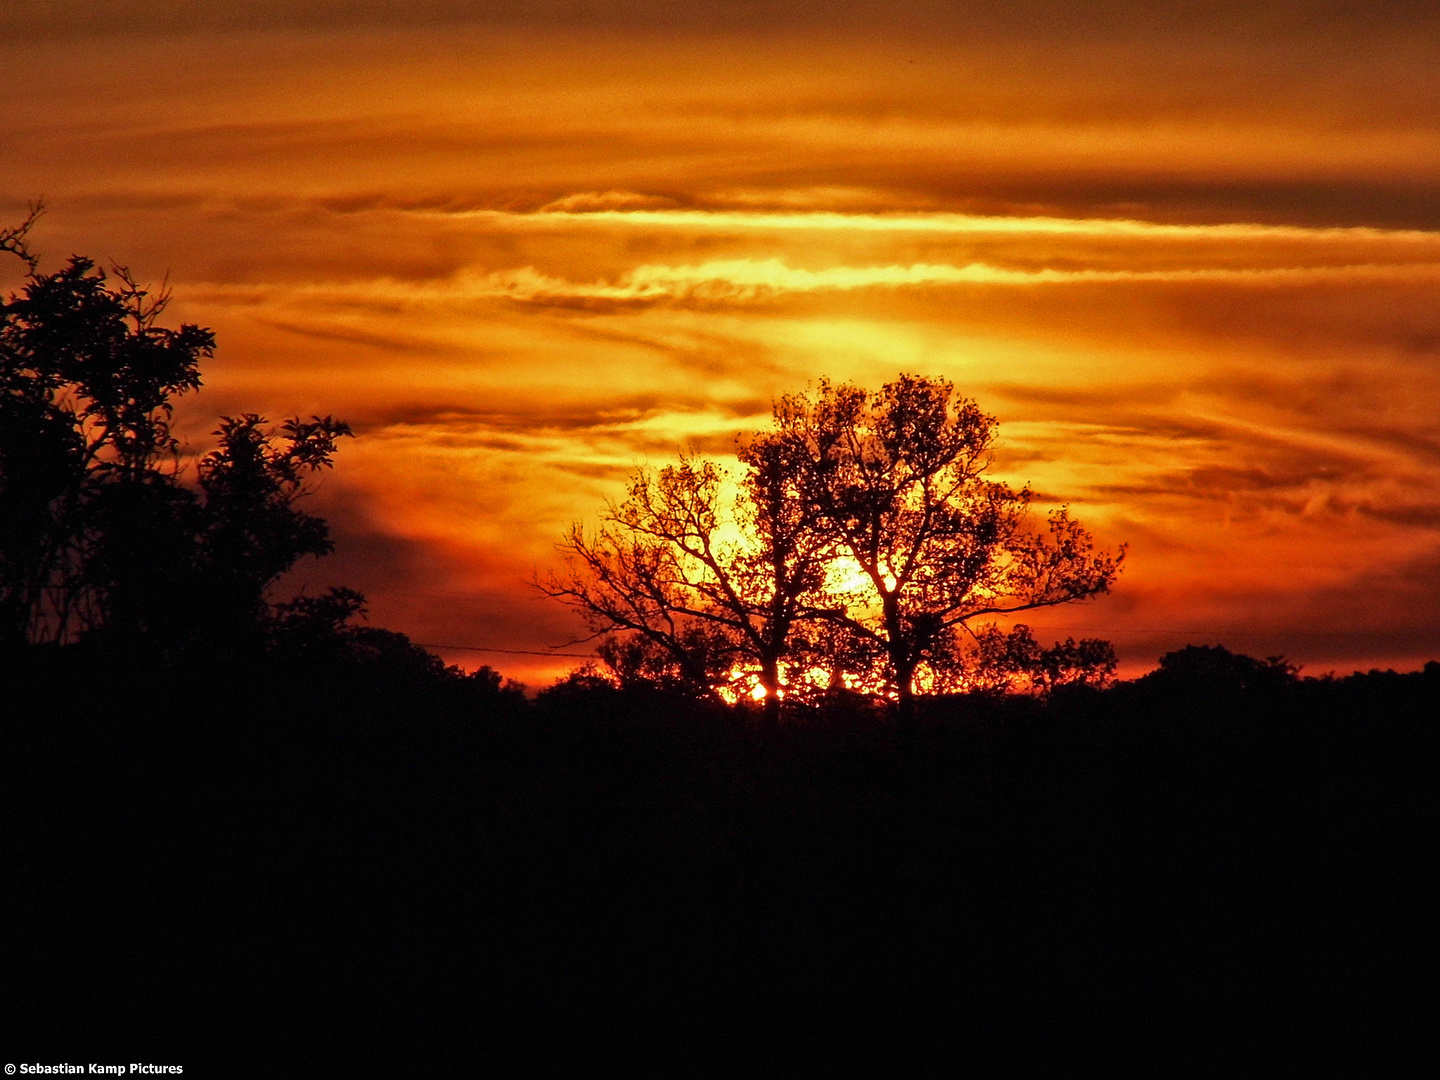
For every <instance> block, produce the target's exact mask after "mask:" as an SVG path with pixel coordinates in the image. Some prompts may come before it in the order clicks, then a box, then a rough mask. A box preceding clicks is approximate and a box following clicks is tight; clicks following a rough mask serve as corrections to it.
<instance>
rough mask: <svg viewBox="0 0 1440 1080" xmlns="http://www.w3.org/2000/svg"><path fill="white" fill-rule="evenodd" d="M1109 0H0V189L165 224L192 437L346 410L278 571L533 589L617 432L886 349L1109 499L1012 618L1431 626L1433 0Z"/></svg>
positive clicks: (728, 451) (529, 671)
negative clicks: (884, 0) (1077, 594)
mask: <svg viewBox="0 0 1440 1080" xmlns="http://www.w3.org/2000/svg"><path fill="white" fill-rule="evenodd" d="M1138 6H1140V5H1135V4H1131V3H1079V2H1075V3H1063V2H1060V0H1048V2H1046V0H1040V2H1031V3H1012V4H1005V5H1003V6H1002V5H1001V4H999V3H963V2H961V3H942V2H939V0H935V2H914V3H905V2H903V0H902V2H901V3H898V4H886V5H884V6H883V7H881V6H879V5H876V6H875V7H873V8H870V9H867V8H866V7H865V6H863V5H859V6H851V5H847V7H848V8H849V13H848V14H846V15H844V16H843V17H842V16H837V15H834V14H833V13H830V12H827V11H825V10H824V7H825V6H824V5H817V4H813V3H801V2H798V0H779V2H767V3H763V4H762V3H724V4H722V3H702V4H694V3H687V4H685V5H671V4H662V3H659V2H658V0H657V2H637V0H618V2H612V3H603V4H602V3H598V2H595V3H590V2H581V0H570V2H567V0H541V2H527V0H516V2H510V3H506V2H500V3H461V2H458V0H456V2H439V0H436V2H426V0H419V2H409V3H403V4H402V3H398V2H396V3H391V2H379V3H363V4H362V3H358V2H356V3H344V2H338V0H337V2H325V0H321V2H318V3H314V2H312V3H304V4H301V3H299V2H295V3H290V2H280V0H270V2H263V0H262V2H255V0H247V2H240V0H191V2H180V0H169V2H167V3H158V2H151V0H137V2H129V3H125V2H119V0H0V101H3V103H4V110H3V113H0V223H4V224H15V223H18V222H19V221H20V220H21V219H23V217H24V215H25V212H26V206H27V203H28V202H29V201H32V200H34V199H36V198H38V197H42V196H43V198H44V201H45V205H46V207H47V214H46V216H45V217H44V218H43V219H42V220H41V222H40V223H39V224H38V225H37V227H36V229H35V231H34V233H33V234H32V239H33V243H34V246H35V247H36V248H37V249H38V250H39V251H40V252H41V253H42V255H43V256H44V259H45V262H44V266H45V268H47V269H53V268H55V267H56V266H58V265H59V263H60V262H61V260H62V259H63V258H64V257H65V256H67V255H69V254H70V253H72V252H76V253H83V254H89V255H92V256H95V257H96V258H98V259H100V260H104V261H106V262H114V263H119V264H125V265H128V266H129V267H130V268H131V269H132V270H133V271H134V272H135V273H136V274H137V275H138V276H139V277H141V278H142V279H145V280H150V281H155V282H157V283H158V282H159V281H160V280H162V279H163V278H164V277H165V276H166V275H167V273H168V275H169V283H170V285H171V287H172V288H173V290H174V300H173V304H172V307H171V310H170V318H171V320H172V321H173V322H179V321H182V320H183V321H188V322H198V323H201V324H203V325H206V326H209V327H211V328H213V329H214V330H215V332H216V335H217V338H218V346H219V347H218V352H217V355H216V357H215V359H214V360H213V361H211V362H210V363H209V364H208V366H207V368H206V369H205V371H204V376H205V388H204V390H203V391H202V392H201V393H200V394H198V395H195V396H193V397H191V398H187V399H185V404H184V407H183V408H182V410H181V413H180V425H179V426H180V430H181V432H182V434H183V435H184V436H185V438H186V439H187V440H188V441H189V445H190V447H191V448H192V449H193V450H196V451H199V450H203V449H204V448H205V446H206V445H207V443H206V440H207V437H208V433H209V432H210V431H211V430H212V429H213V428H214V427H215V423H216V417H217V416H219V415H221V414H233V413H238V412H241V411H247V412H260V413H263V414H265V415H266V416H269V417H272V418H279V417H283V416H287V415H291V414H297V413H298V414H310V413H330V414H335V415H337V416H342V417H345V418H346V419H348V420H349V421H350V422H351V424H352V425H353V426H354V428H355V431H356V433H357V435H358V436H359V437H358V438H357V439H356V440H355V441H353V442H347V443H346V444H345V446H344V448H343V451H342V453H341V456H340V459H339V461H338V464H337V467H336V469H335V470H334V472H333V473H332V474H329V475H327V477H326V478H325V480H324V482H323V485H322V486H321V488H320V490H319V491H318V493H317V494H316V495H315V497H314V498H313V499H312V500H311V503H310V507H311V508H312V509H314V510H316V511H317V512H319V513H321V514H323V515H324V516H326V517H327V518H328V519H329V520H330V522H331V525H332V527H333V530H334V534H335V539H336V543H337V550H336V553H335V555H333V556H332V557H330V558H329V559H326V560H324V561H320V562H315V561H310V562H308V563H307V564H305V565H304V566H302V567H301V568H300V569H299V570H298V571H297V573H296V574H295V575H293V577H292V579H291V580H290V581H289V582H288V584H289V585H292V586H297V587H298V586H304V587H307V588H309V589H311V590H315V589H319V588H323V587H324V586H326V585H329V584H341V583H343V584H349V585H352V586H354V587H356V588H359V589H361V590H362V591H364V592H365V593H366V594H367V596H368V597H369V599H370V606H371V618H372V621H373V622H374V623H376V624H378V625H381V626H386V627H389V628H392V629H396V630H401V631H404V632H406V633H408V634H410V635H411V636H412V638H413V639H414V640H416V641H418V642H423V643H427V644H431V645H447V646H461V645H464V646H471V647H474V648H476V649H480V648H499V649H513V650H531V651H536V652H543V651H544V650H546V649H547V648H548V647H551V646H555V645H558V644H561V643H563V642H566V641H568V640H571V639H573V638H574V637H575V636H576V635H577V633H578V632H579V627H578V623H577V622H575V620H574V619H573V618H572V616H571V615H570V614H569V613H568V612H567V611H566V610H565V609H563V608H560V607H558V606H556V605H555V604H554V602H553V601H549V600H546V599H544V598H541V597H539V596H538V595H537V594H536V593H535V592H534V590H532V589H530V588H529V587H528V586H527V584H526V579H528V578H529V577H531V576H532V574H534V573H535V572H536V571H539V572H541V573H543V572H544V571H545V570H547V569H549V568H552V567H555V566H556V565H557V555H556V552H555V549H554V544H555V542H556V541H557V540H558V539H559V537H560V535H561V533H562V532H563V531H564V530H565V528H566V527H567V526H568V525H569V524H570V523H571V522H572V521H574V520H577V519H581V520H587V521H591V522H593V521H594V519H595V516H596V514H597V512H598V511H599V510H600V509H601V508H602V506H603V504H604V500H605V499H607V498H616V497H618V496H620V495H621V494H622V493H623V489H624V481H625V478H626V476H627V474H629V473H630V472H632V471H633V470H634V469H635V468H636V467H637V466H642V465H647V464H648V465H663V464H665V463H666V462H668V461H670V460H672V459H673V458H674V456H675V454H676V452H677V450H678V449H679V448H680V447H681V446H682V445H684V446H688V447H692V448H695V449H698V450H701V451H704V452H706V453H709V454H712V455H714V456H716V457H717V458H720V459H729V460H731V461H733V447H734V439H735V436H736V434H737V433H739V432H748V431H754V430H757V429H759V428H762V427H764V426H765V425H766V423H767V421H768V417H769V412H770V404H771V401H772V399H773V398H774V397H775V396H777V395H780V394H785V393H792V392H797V391H800V390H803V389H804V388H805V387H806V386H807V384H811V383H813V382H814V381H815V380H816V379H818V378H820V377H821V376H828V377H830V378H831V379H832V380H854V381H856V382H859V383H861V384H863V385H866V386H877V387H878V386H879V385H880V384H881V383H882V382H884V381H886V380H887V379H891V378H893V377H894V376H895V375H896V374H898V373H899V372H902V371H904V372H909V373H914V374H919V375H936V376H944V377H946V378H948V379H950V380H952V381H953V382H954V383H955V384H956V385H957V387H958V388H959V389H960V390H961V392H963V393H964V394H966V395H967V396H970V397H973V398H975V399H976V400H977V401H978V402H979V403H980V405H981V406H982V407H983V408H984V409H985V410H986V411H988V412H990V413H992V414H994V415H995V416H996V417H997V418H998V419H999V421H1000V429H999V430H1000V440H1001V446H1000V450H999V453H998V455H997V458H996V462H995V469H996V471H997V473H998V474H1000V475H1001V476H1002V477H1004V478H1005V479H1009V480H1011V481H1014V482H1016V483H1017V484H1019V483H1024V482H1026V481H1029V482H1031V483H1032V485H1033V486H1034V489H1035V491H1036V493H1037V496H1038V500H1037V501H1038V502H1039V503H1040V504H1041V505H1042V507H1043V506H1046V505H1050V504H1059V503H1068V504H1070V506H1071V508H1072V512H1073V514H1074V516H1076V517H1078V518H1079V519H1080V520H1082V521H1083V522H1085V524H1086V525H1087V526H1088V527H1089V528H1090V529H1091V531H1092V532H1093V533H1094V534H1095V536H1096V538H1097V540H1098V541H1099V542H1100V543H1101V544H1103V545H1107V546H1116V545H1118V544H1120V543H1122V542H1128V544H1129V546H1130V547H1129V557H1128V560H1127V567H1126V570H1125V573H1124V575H1123V576H1122V578H1121V579H1120V582H1119V584H1118V586H1117V588H1116V589H1115V591H1114V592H1113V593H1112V594H1111V595H1110V596H1108V597H1105V598H1102V599H1100V600H1097V601H1094V602H1091V603H1088V604H1085V605H1080V606H1075V607H1070V608H1063V609H1055V610H1052V611H1049V612H1045V613H1043V614H1041V615H1037V616H1036V617H1035V618H1033V619H1032V620H1031V624H1032V625H1033V626H1034V627H1035V628H1036V631H1037V636H1041V637H1045V638H1053V637H1055V636H1057V635H1058V636H1062V637H1063V636H1064V635H1066V634H1075V635H1076V636H1082V635H1083V636H1100V637H1108V638H1110V639H1111V640H1113V641H1114V643H1115V645H1116V648H1117V650H1118V652H1119V653H1120V655H1121V658H1122V661H1123V669H1122V673H1123V674H1127V675H1134V674H1138V673H1139V672H1141V671H1144V670H1146V669H1148V668H1149V667H1151V666H1153V665H1154V663H1155V660H1156V658H1157V657H1158V656H1159V655H1160V654H1161V653H1162V652H1165V651H1168V650H1170V649H1173V648H1178V647H1180V646H1183V645H1185V644H1186V643H1195V644H1201V643H1223V644H1225V645H1227V646H1228V647H1230V648H1232V649H1235V650H1237V651H1244V652H1248V653H1251V654H1252V655H1260V656H1263V655H1269V654H1275V653H1283V654H1285V655H1286V656H1287V657H1288V658H1290V659H1291V660H1292V661H1294V662H1297V663H1303V664H1304V665H1306V667H1305V672H1306V673H1307V674H1319V673H1322V672H1324V671H1328V670H1331V669H1335V670H1338V671H1340V672H1349V671H1350V670H1353V669H1355V668H1368V667H1370V666H1372V665H1379V666H1391V665H1394V666H1397V667H1402V668H1405V667H1415V666H1417V665H1418V664H1419V663H1421V662H1423V661H1425V660H1427V659H1431V658H1436V657H1440V64H1437V62H1436V58H1437V57H1440V8H1437V6H1436V5H1435V4H1434V3H1433V2H1427V3H1388V4H1387V3H1378V4H1377V3H1369V4H1365V5H1350V4H1342V3H1338V2H1335V3H1321V2H1294V3H1278V2H1271V3H1266V2H1265V0H1255V2H1252V3H1248V4H1247V3H1219V2H1212V0H1195V2H1187V3H1179V2H1176V3H1168V4H1166V3H1162V4H1151V5H1146V6H1147V9H1148V10H1147V11H1146V13H1144V14H1143V15H1142V14H1136V13H1134V12H1132V11H1131V10H1130V9H1131V8H1132V7H1138ZM4 273H5V275H6V276H5V277H4V278H3V281H0V284H3V285H4V286H5V287H6V288H7V289H9V288H14V287H15V284H16V278H15V275H14V270H13V267H5V268H4ZM436 651H438V652H440V653H441V655H443V656H444V657H445V658H446V659H447V660H450V661H454V662H458V663H461V664H464V665H465V666H475V665H476V664H479V663H488V664H490V665H491V666H493V667H496V668H498V669H499V670H501V671H502V672H504V673H506V674H507V675H512V676H514V677H516V678H519V679H522V680H524V681H526V682H528V683H531V684H532V685H544V684H546V683H547V682H549V681H550V680H551V679H553V678H554V677H555V676H557V675H559V674H561V673H563V672H564V671H565V670H567V669H568V668H570V667H572V666H574V665H575V664H576V663H578V661H577V660H575V659H573V658H550V657H543V656H535V655H528V654H526V653H500V652H480V651H459V650H455V649H437V650H436ZM565 651H570V652H576V651H584V647H581V648H579V649H577V648H573V647H572V648H570V649H568V650H565Z"/></svg>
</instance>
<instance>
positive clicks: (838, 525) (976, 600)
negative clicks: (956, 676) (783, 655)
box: [755, 375, 1124, 716]
mask: <svg viewBox="0 0 1440 1080" xmlns="http://www.w3.org/2000/svg"><path fill="white" fill-rule="evenodd" d="M994 438H995V420H994V418H993V417H990V416H986V415H985V414H984V413H982V412H981V411H980V409H979V407H978V406H977V405H976V404H975V403H974V402H973V401H970V400H968V399H964V398H956V397H955V395H954V388H953V387H952V386H951V384H950V383H948V382H946V381H945V380H943V379H926V378H918V377H915V376H908V375H902V376H901V377H900V378H899V379H897V380H896V381H894V382H891V383H888V384H886V385H885V386H884V387H883V388H882V389H881V390H880V391H878V392H874V393H867V392H866V391H864V390H862V389H861V388H859V387H856V386H851V385H843V386H835V385H832V384H831V383H829V382H825V381H822V382H821V384H820V386H819V388H818V390H817V391H816V392H814V393H813V394H810V395H796V396H791V397H786V398H783V399H782V400H781V401H780V402H778V403H777V404H776V406H775V430H774V432H773V433H769V434H766V435H764V436H761V437H760V438H758V439H757V440H756V443H755V445H756V446H761V447H765V448H767V449H769V448H773V452H776V453H779V454H782V455H783V456H784V460H785V461H786V463H787V469H788V470H789V472H790V475H791V483H792V485H793V487H794V491H795V497H796V499H797V500H799V501H800V503H801V504H802V505H803V506H804V507H805V508H806V509H805V511H804V513H805V516H806V517H807V519H810V520H813V521H814V522H815V524H814V526H813V528H814V529H815V530H817V532H818V533H819V535H820V536H821V537H822V538H823V541H824V542H825V543H827V544H828V545H831V548H832V550H833V551H834V552H835V553H836V554H838V555H840V556H842V557H843V558H844V559H845V560H847V561H849V562H850V563H851V564H853V568H854V569H855V571H856V574H855V581H854V582H853V583H852V587H851V588H849V589H848V590H847V591H846V592H844V593H842V595H841V597H840V599H841V603H839V604H838V605H835V606H832V607H828V608H824V609H820V610H817V611H816V612H815V614H816V615H817V617H818V618H820V619H821V620H823V621H825V622H828V623H830V624H832V625H834V626H835V627H837V628H841V629H843V630H844V631H846V632H847V633H849V634H851V635H854V636H855V637H857V638H859V639H861V640H868V641H870V642H872V643H873V644H874V645H875V646H876V647H877V648H878V649H880V650H883V654H884V657H885V660H886V667H887V676H888V680H889V682H890V685H891V687H892V689H893V692H894V693H895V695H896V696H897V698H898V700H899V706H900V711H901V714H902V716H904V715H906V714H908V713H909V711H910V709H911V700H912V696H913V694H914V690H915V680H916V675H917V672H918V670H919V669H920V668H921V667H922V665H930V670H931V673H932V675H934V676H937V677H940V676H943V675H945V674H947V673H949V672H953V671H954V670H955V669H956V667H957V666H959V665H957V658H958V657H960V656H961V655H963V653H964V652H965V651H966V649H967V648H968V647H969V646H968V644H967V640H966V639H967V636H968V635H967V631H969V630H970V629H971V627H972V626H978V625H979V624H980V623H981V622H982V621H983V620H984V619H986V618H987V617H992V616H997V615H1010V614H1015V613H1017V612H1022V611H1029V610H1033V609H1036V608H1041V607H1049V606H1053V605H1057V604H1066V603H1072V602H1074V601H1077V600H1083V599H1085V598H1086V597H1090V596H1094V595H1097V594H1099V593H1103V592H1106V591H1107V590H1108V589H1109V587H1110V585H1111V584H1112V583H1113V582H1114V580H1115V578H1116V575H1117V574H1118V573H1119V570H1120V564H1121V561H1122V560H1123V558H1124V550H1123V548H1122V549H1121V552H1120V554H1119V555H1111V554H1109V553H1106V552H1097V551H1095V548H1094V543H1093V541H1092V539H1091V537H1090V535H1089V534H1088V533H1086V532H1085V531H1084V530H1083V529H1082V528H1081V527H1080V525H1079V523H1077V522H1075V521H1072V520H1071V519H1070V517H1069V514H1068V512H1067V511H1066V510H1065V509H1060V510H1056V511H1053V512H1052V513H1051V514H1050V515H1049V520H1048V527H1047V528H1044V529H1034V528H1032V527H1031V526H1030V524H1029V522H1028V520H1027V513H1026V511H1027V509H1028V507H1029V504H1030V500H1031V495H1030V490H1029V489H1028V488H1025V489H1022V490H1020V491H1015V490H1014V489H1012V488H1010V487H1009V486H1008V485H1006V484H1004V483H1001V482H998V481H994V480H989V479H986V478H985V476H984V473H985V472H986V470H987V469H988V468H989V466H990V450H991V448H992V446H993V444H994Z"/></svg>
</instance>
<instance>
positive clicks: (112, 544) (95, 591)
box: [0, 210, 350, 648]
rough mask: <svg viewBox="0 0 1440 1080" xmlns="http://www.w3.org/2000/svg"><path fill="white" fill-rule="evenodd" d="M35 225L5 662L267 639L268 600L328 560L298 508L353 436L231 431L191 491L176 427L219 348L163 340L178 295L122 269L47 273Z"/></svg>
mask: <svg viewBox="0 0 1440 1080" xmlns="http://www.w3.org/2000/svg"><path fill="white" fill-rule="evenodd" d="M37 216H38V210H37V212H35V213H32V215H31V217H30V218H29V219H28V220H27V221H26V222H25V223H23V224H22V225H21V226H19V227H18V228H14V229H8V230H4V231H0V252H6V253H9V254H10V255H12V256H15V257H17V258H19V259H20V260H21V261H23V263H24V264H25V266H26V268H27V273H26V275H25V280H24V283H23V286H22V287H21V289H20V291H19V292H18V293H17V294H14V295H11V296H10V297H9V298H7V299H6V300H5V301H4V302H3V303H0V644H4V645H7V646H10V647H15V646H18V645H21V644H24V643H27V642H28V643H53V644H64V643H67V642H74V641H77V640H81V639H86V640H106V641H109V642H111V643H119V642H123V641H137V640H140V639H144V640H145V641H146V642H148V643H150V644H151V645H154V646H156V647H160V648H167V647H173V646H175V645H177V644H178V643H180V642H183V641H187V640H188V641H195V640H199V639H208V640H210V641H211V642H216V641H218V640H219V639H220V638H230V639H235V638H236V637H237V635H239V636H242V637H243V636H244V635H246V634H249V635H251V636H252V637H253V636H255V635H257V634H259V633H261V632H262V630H263V625H262V624H263V623H264V622H265V620H266V619H267V618H268V617H269V614H270V613H269V610H268V606H267V602H266V590H267V589H268V588H269V586H270V585H272V584H273V583H274V581H275V580H276V578H278V577H279V576H280V575H281V574H283V573H284V572H285V571H286V570H288V569H289V568H290V567H291V566H292V565H294V563H295V562H296V560H298V559H299V558H301V557H303V556H305V555H321V554H324V553H325V552H327V551H329V550H330V546H331V545H330V540H329V538H328V533H327V529H326V526H325V522H324V521H323V520H321V519H320V518H318V517H316V516H315V515H313V514H309V513H306V512H304V511H303V510H300V509H298V508H297V507H296V506H295V503H296V501H297V500H298V499H299V498H300V497H302V496H303V495H304V494H305V492H306V481H307V478H308V477H310V476H311V475H313V474H314V473H316V472H317V471H318V470H321V469H324V468H328V467H329V466H330V465H331V463H332V460H333V456H334V453H335V447H336V441H337V440H338V439H339V438H340V437H342V436H345V435H348V434H350V429H349V427H348V426H347V425H346V424H345V423H344V422H342V421H337V420H335V419H334V418H332V417H313V418H312V419H310V420H308V421H301V420H299V419H291V420H287V421H285V422H283V423H282V424H280V425H279V426H278V428H271V427H269V426H267V424H266V421H265V420H264V419H263V418H262V417H260V416H257V415H254V414H246V415H243V416H240V417H236V418H229V417H226V418H223V419H222V421H221V424H220V427H219V429H218V430H217V431H216V432H215V435H216V436H217V438H218V445H217V446H216V448H215V449H214V450H213V451H211V452H210V453H209V454H207V455H205V456H204V457H203V458H202V459H201V460H200V461H199V462H198V463H197V466H196V478H195V480H196V482H195V483H194V484H187V483H185V482H184V477H183V474H184V472H185V468H184V463H183V461H182V456H181V447H180V444H179V442H178V440H177V439H176V437H175V436H174V434H173V433H172V431H171V419H172V416H173V412H174V407H175V401H176V399H177V398H179V397H180V396H182V395H184V394H186V393H189V392H191V391H193V390H196V389H198V387H199V386H200V370H199V369H200V363H201V361H202V360H204V359H206V358H208V357H210V356H211V355H212V353H213V350H214V344H215V339H214V335H213V334H212V333H211V332H210V331H209V330H208V329H205V328H203V327H199V326H195V325H193V324H184V325H181V326H180V327H178V328H171V327H166V326H163V325H162V324H161V323H160V321H159V319H160V316H161V314H162V313H163V311H164V310H165V307H166V303H167V301H168V299H169V294H168V292H167V291H166V290H164V289H162V290H160V292H159V293H158V294H155V295H151V294H150V293H149V292H147V290H145V289H143V288H141V287H140V286H139V285H138V284H137V283H136V282H135V280H134V279H133V278H132V277H131V276H130V275H129V273H128V272H126V271H125V270H123V269H116V270H114V271H113V276H112V274H107V273H106V272H105V271H104V270H102V269H100V268H98V267H97V266H96V265H95V264H94V263H93V262H92V261H91V260H89V259H86V258H82V257H80V256H73V257H72V258H70V260H69V261H68V262H67V263H66V264H65V265H64V266H63V267H62V268H61V269H59V270H57V271H55V272H53V273H48V274H47V273H42V272H41V270H40V264H39V260H38V258H37V257H36V256H35V255H34V254H33V253H32V252H31V250H30V248H29V246H28V244H27V234H28V232H29V230H30V227H31V226H32V225H33V223H34V221H35V219H36V217H37Z"/></svg>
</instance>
